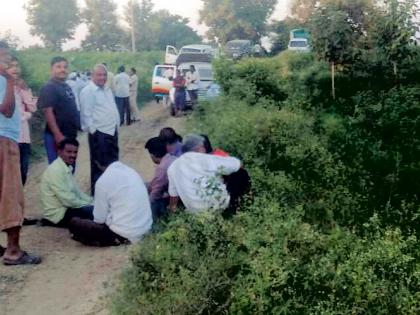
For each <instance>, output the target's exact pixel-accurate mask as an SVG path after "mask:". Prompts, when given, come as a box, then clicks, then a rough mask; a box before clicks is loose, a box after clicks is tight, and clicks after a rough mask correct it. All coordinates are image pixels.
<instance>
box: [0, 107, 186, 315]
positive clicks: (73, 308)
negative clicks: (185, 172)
mask: <svg viewBox="0 0 420 315" xmlns="http://www.w3.org/2000/svg"><path fill="white" fill-rule="evenodd" d="M142 119H143V121H142V122H141V123H140V124H134V125H132V126H130V127H123V128H122V130H121V132H120V152H121V160H122V161H123V162H124V163H126V164H128V165H129V166H131V167H133V168H135V169H136V170H137V171H139V173H140V174H141V175H142V177H143V179H144V180H146V181H148V180H150V179H151V176H152V175H153V171H154V165H153V164H152V162H151V160H150V158H149V156H148V155H147V153H146V152H145V150H144V144H145V142H146V141H147V140H148V139H149V138H150V137H153V136H155V135H157V133H158V131H159V130H160V128H162V127H165V126H170V127H173V128H175V129H176V130H177V131H180V132H182V127H183V125H184V120H183V119H179V118H178V119H173V118H170V117H169V115H168V113H167V110H165V109H163V108H162V106H161V105H158V104H156V103H150V104H148V106H146V107H145V108H144V109H143V110H142ZM79 140H80V141H81V149H80V154H79V158H78V161H77V173H76V177H77V180H78V182H79V183H80V186H81V188H82V189H83V190H84V191H87V190H88V187H89V178H90V171H89V169H90V167H89V158H88V154H89V153H88V152H89V151H88V146H87V141H86V135H82V136H80V137H79ZM45 168H46V163H45V162H40V163H38V164H35V165H33V166H32V167H31V169H30V172H29V181H28V184H27V187H26V191H25V193H26V202H27V214H28V215H29V216H35V217H40V214H41V211H40V208H39V198H38V190H39V183H40V179H41V175H42V172H43V171H44V170H45ZM0 243H1V244H4V243H5V237H4V235H0ZM22 245H23V247H24V248H25V249H29V250H31V251H35V252H36V253H39V254H41V255H42V256H43V258H44V261H43V263H42V264H41V265H39V266H36V267H17V268H11V267H7V268H6V267H4V266H3V265H0V315H2V314H9V315H26V314H31V315H47V314H54V315H64V314H69V315H70V314H71V315H75V314H77V315H79V314H80V315H85V314H107V311H106V308H105V301H104V299H103V297H104V295H105V294H106V293H107V292H108V291H109V290H111V288H110V287H111V284H112V281H113V280H115V276H116V275H117V274H118V273H119V272H120V271H121V269H122V268H123V266H124V265H125V263H126V262H127V259H128V255H129V251H130V247H118V248H105V249H103V248H88V247H84V246H82V245H80V244H78V243H76V242H74V241H72V240H71V239H70V238H69V233H68V231H67V230H64V229H56V228H48V227H25V228H24V229H23V233H22Z"/></svg>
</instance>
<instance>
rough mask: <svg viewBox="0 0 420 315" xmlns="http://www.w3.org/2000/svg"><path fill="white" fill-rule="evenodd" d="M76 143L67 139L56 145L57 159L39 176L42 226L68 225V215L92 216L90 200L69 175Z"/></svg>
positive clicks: (70, 174)
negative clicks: (40, 177)
mask: <svg viewBox="0 0 420 315" xmlns="http://www.w3.org/2000/svg"><path fill="white" fill-rule="evenodd" d="M78 151H79V142H78V141H77V140H76V139H70V138H66V139H64V140H63V141H61V142H60V143H59V145H58V158H57V159H56V160H55V161H54V162H53V163H52V164H51V165H50V166H48V168H47V169H46V170H45V172H44V174H43V175H42V179H41V191H40V199H41V205H42V212H43V217H44V220H43V223H44V225H52V226H56V227H68V225H69V222H70V220H71V218H73V217H81V218H86V219H89V218H93V216H92V212H93V207H92V203H93V200H92V198H91V197H90V196H88V195H87V194H85V193H83V192H82V191H81V190H80V188H79V187H78V185H77V183H76V180H75V178H74V176H73V174H72V171H73V169H72V168H73V166H72V165H74V164H75V162H76V159H77V153H78Z"/></svg>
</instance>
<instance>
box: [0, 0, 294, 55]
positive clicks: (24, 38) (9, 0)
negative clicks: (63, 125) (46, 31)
mask: <svg viewBox="0 0 420 315" xmlns="http://www.w3.org/2000/svg"><path fill="white" fill-rule="evenodd" d="M114 1H115V2H116V3H117V4H118V10H119V11H120V12H122V7H123V6H124V5H125V4H126V3H127V2H128V1H129V0H114ZM289 1H290V0H279V1H278V5H277V8H276V11H275V13H274V15H273V18H275V19H281V18H283V17H285V16H286V15H287V12H288V4H289ZM0 2H1V3H2V7H1V10H0V34H3V33H4V32H6V31H7V30H11V32H12V34H13V35H15V36H17V37H18V38H19V39H20V41H21V45H22V46H24V47H26V46H30V45H34V44H39V43H41V42H40V40H39V38H38V37H34V36H32V35H31V34H30V32H29V29H30V27H29V25H28V24H27V23H26V12H25V10H24V9H23V6H24V4H25V3H26V2H27V0H0ZM78 2H79V4H80V6H81V7H83V5H84V0H78ZM153 3H154V4H155V10H159V9H167V10H169V11H170V12H171V13H173V14H178V15H181V16H184V17H187V18H189V19H190V26H191V27H192V28H193V29H195V30H197V31H198V33H199V34H201V35H203V34H204V33H205V30H206V28H205V27H204V26H203V25H200V24H199V13H198V12H199V10H200V9H201V7H202V2H201V0H178V1H176V0H153ZM181 3H182V5H181ZM86 32H87V30H86V26H84V25H81V26H79V28H78V29H77V32H76V35H75V40H72V41H69V42H67V43H66V44H65V45H64V47H63V48H64V49H70V48H74V47H78V46H79V45H80V42H81V41H82V40H83V38H84V37H85V36H86Z"/></svg>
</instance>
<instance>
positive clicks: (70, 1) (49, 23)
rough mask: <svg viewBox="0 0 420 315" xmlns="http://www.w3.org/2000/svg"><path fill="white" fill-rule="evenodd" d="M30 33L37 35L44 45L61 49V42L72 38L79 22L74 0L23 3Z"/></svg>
mask: <svg viewBox="0 0 420 315" xmlns="http://www.w3.org/2000/svg"><path fill="white" fill-rule="evenodd" d="M25 9H26V11H27V14H28V18H27V22H28V23H29V25H31V34H32V35H36V36H39V37H40V38H41V40H42V41H43V42H44V44H45V46H47V47H49V48H52V49H55V50H61V46H62V44H63V43H64V42H65V41H66V40H69V39H73V36H74V33H75V31H76V27H77V26H78V25H79V24H80V11H79V8H78V6H77V1H76V0H29V2H28V3H27V4H26V5H25Z"/></svg>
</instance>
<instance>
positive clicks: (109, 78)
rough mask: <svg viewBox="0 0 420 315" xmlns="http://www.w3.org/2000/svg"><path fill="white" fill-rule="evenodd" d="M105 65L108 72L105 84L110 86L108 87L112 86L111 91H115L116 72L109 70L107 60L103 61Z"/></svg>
mask: <svg viewBox="0 0 420 315" xmlns="http://www.w3.org/2000/svg"><path fill="white" fill-rule="evenodd" d="M103 65H104V66H105V68H106V72H107V74H108V76H107V79H106V83H105V86H106V87H108V88H110V89H111V91H112V93H115V87H114V77H115V76H114V73H112V72H111V71H110V70H109V68H108V65H107V64H106V63H105V62H104V63H103Z"/></svg>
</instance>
